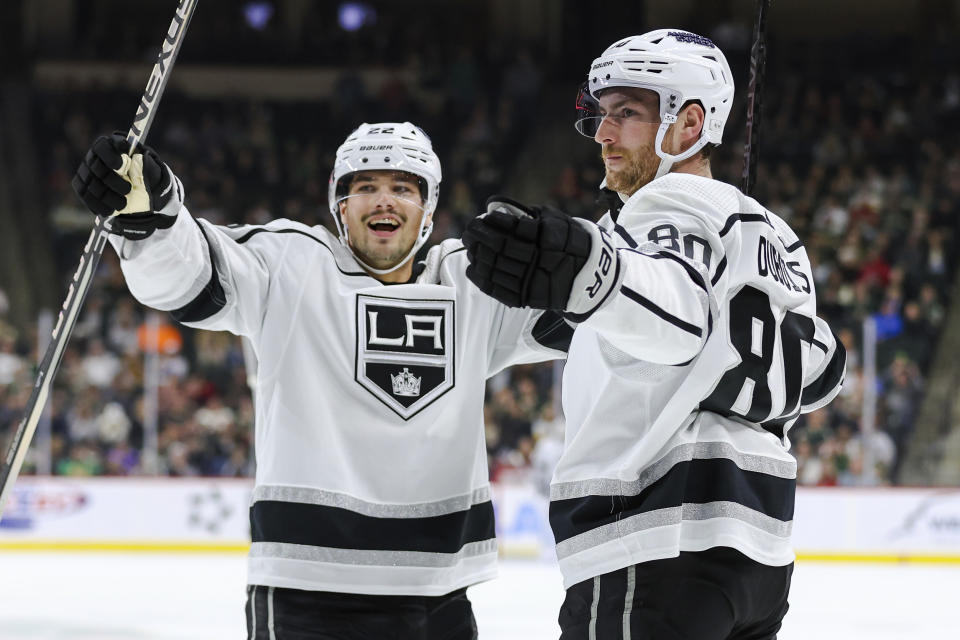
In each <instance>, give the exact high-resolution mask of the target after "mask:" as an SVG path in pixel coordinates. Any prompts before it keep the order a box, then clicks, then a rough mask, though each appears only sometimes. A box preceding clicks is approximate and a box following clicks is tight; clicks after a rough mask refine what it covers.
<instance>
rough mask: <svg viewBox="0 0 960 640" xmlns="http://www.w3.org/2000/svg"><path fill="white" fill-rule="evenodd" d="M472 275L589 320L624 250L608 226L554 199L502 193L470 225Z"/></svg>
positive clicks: (522, 302) (513, 297)
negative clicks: (559, 206)
mask: <svg viewBox="0 0 960 640" xmlns="http://www.w3.org/2000/svg"><path fill="white" fill-rule="evenodd" d="M463 244H464V246H466V248H467V257H468V258H469V260H470V266H468V267H467V277H468V278H469V279H470V280H471V281H472V282H473V283H474V284H475V285H477V287H479V288H480V290H481V291H483V292H484V293H486V294H487V295H489V296H491V297H493V298H495V299H497V300H499V301H500V302H502V303H503V304H505V305H507V306H510V307H532V308H535V309H555V310H559V311H564V312H566V314H567V315H568V316H569V317H570V318H571V319H573V320H576V321H582V320H585V319H586V318H587V317H588V316H589V315H590V314H591V313H593V312H594V311H596V310H597V309H598V308H599V307H600V305H602V304H603V303H604V302H605V301H606V300H607V298H609V294H610V292H611V291H612V290H613V288H614V286H615V285H616V282H617V281H618V280H619V276H620V265H619V257H618V256H617V253H616V251H615V250H614V248H613V243H612V242H611V241H610V238H609V237H608V236H607V235H606V232H604V231H603V230H602V229H600V227H598V226H597V225H595V224H593V223H590V222H587V221H586V220H581V219H578V218H571V217H570V216H568V215H566V214H565V213H562V212H560V211H558V210H556V209H554V208H553V207H548V206H533V207H528V206H526V205H523V204H520V203H518V202H515V201H512V200H509V199H507V198H504V197H501V196H493V197H492V198H490V199H489V200H488V201H487V213H485V214H483V215H481V216H478V217H477V218H475V219H473V220H472V221H471V222H470V224H468V225H467V228H466V230H465V231H464V232H463Z"/></svg>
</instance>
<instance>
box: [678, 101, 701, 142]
mask: <svg viewBox="0 0 960 640" xmlns="http://www.w3.org/2000/svg"><path fill="white" fill-rule="evenodd" d="M705 119H706V114H705V113H704V112H703V107H701V106H700V105H699V104H698V103H696V102H692V103H690V104H688V105H687V106H686V107H684V109H683V118H682V120H683V125H684V128H685V129H687V132H686V133H687V135H684V138H687V137H689V138H690V139H692V140H693V141H696V140H697V139H698V138H699V137H700V132H701V131H702V130H703V125H704V122H705Z"/></svg>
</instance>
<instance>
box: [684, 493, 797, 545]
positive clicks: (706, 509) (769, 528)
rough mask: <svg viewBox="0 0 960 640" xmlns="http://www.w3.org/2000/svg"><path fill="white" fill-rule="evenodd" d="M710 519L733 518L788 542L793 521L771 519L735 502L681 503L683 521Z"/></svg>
mask: <svg viewBox="0 0 960 640" xmlns="http://www.w3.org/2000/svg"><path fill="white" fill-rule="evenodd" d="M711 518H735V519H736V520H742V521H743V522H746V523H747V524H749V525H751V526H754V527H756V528H757V529H761V530H763V531H766V532H767V533H770V534H773V535H775V536H778V537H780V538H784V539H786V540H789V538H790V533H791V532H792V531H793V520H788V521H786V522H784V521H783V520H777V519H776V518H771V517H770V516H768V515H766V514H765V513H760V512H759V511H755V510H753V509H751V508H750V507H745V506H743V505H742V504H738V503H736V502H725V501H717V502H708V503H706V504H695V503H690V502H684V503H683V519H684V520H709V519H711Z"/></svg>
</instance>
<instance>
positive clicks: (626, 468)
mask: <svg viewBox="0 0 960 640" xmlns="http://www.w3.org/2000/svg"><path fill="white" fill-rule="evenodd" d="M733 93H734V87H733V79H732V77H731V74H730V68H729V67H728V65H727V62H726V59H725V58H724V55H723V53H722V52H721V51H720V50H719V49H718V48H717V47H716V46H714V44H713V43H712V42H711V41H710V40H708V39H706V38H703V37H701V36H698V35H695V34H693V33H689V32H686V31H679V30H673V29H663V30H658V31H653V32H650V33H647V34H644V35H641V36H634V37H629V38H625V39H623V40H620V41H618V42H616V43H614V44H613V45H612V46H610V47H609V48H608V49H607V50H606V51H604V52H603V54H602V55H601V56H600V57H599V58H597V59H596V60H594V61H593V63H592V65H591V67H590V71H589V73H588V78H587V83H586V84H585V85H584V87H583V88H582V92H581V95H580V97H579V100H578V113H579V120H578V123H577V128H578V130H579V131H580V132H581V133H583V134H585V135H587V136H589V137H592V138H593V139H594V140H595V141H596V142H597V143H598V144H600V146H601V153H602V156H603V161H604V166H605V169H606V179H605V187H606V189H607V191H606V193H607V195H609V196H612V200H613V202H612V205H611V207H610V210H609V211H608V212H607V214H606V215H604V216H603V218H602V219H601V220H600V221H599V223H598V224H592V223H589V222H586V221H584V220H572V219H570V218H567V217H565V216H564V215H563V214H561V213H559V212H557V211H555V210H552V209H550V208H547V207H527V206H523V205H520V204H517V203H513V202H507V201H501V202H499V203H498V202H492V203H491V207H490V209H494V210H496V212H494V213H489V214H488V215H486V216H483V217H482V218H479V219H476V220H474V221H472V222H471V224H470V225H469V226H468V229H467V231H466V232H465V233H464V243H465V245H466V246H467V251H468V256H469V257H470V260H471V266H470V267H468V269H467V275H468V277H470V279H471V280H472V281H473V282H475V283H476V284H477V285H478V286H479V287H480V288H481V289H482V290H484V291H486V292H488V293H489V294H491V295H493V296H494V297H496V298H497V299H499V300H501V301H503V302H505V303H506V304H510V305H513V306H519V307H523V306H530V307H536V308H542V309H556V310H560V311H563V312H565V313H566V314H567V316H568V317H571V318H574V319H576V320H577V321H579V323H580V324H579V325H578V326H577V328H576V330H575V333H574V337H573V341H572V343H571V346H570V352H569V356H568V361H567V366H566V368H565V373H564V380H563V383H564V385H563V389H564V391H563V406H564V411H565V414H566V424H567V430H566V437H565V450H564V453H563V455H562V457H561V459H560V462H559V464H558V466H557V469H556V471H555V474H554V477H553V481H552V484H551V492H550V493H551V495H550V498H551V506H550V520H551V525H552V528H553V531H554V536H555V538H556V542H557V556H558V558H559V561H560V568H561V571H562V573H563V577H564V584H565V586H566V588H567V596H566V600H565V602H564V604H563V606H562V608H561V609H560V617H559V621H560V626H561V628H562V631H563V634H562V638H563V639H564V640H574V639H579V638H583V639H584V640H586V639H588V638H590V639H593V638H598V639H600V638H603V639H608V638H635V639H639V638H645V639H646V638H650V639H656V640H667V639H670V640H675V639H685V640H694V639H695V640H714V639H715V640H720V639H726V638H739V639H751V640H754V639H757V640H759V639H766V638H775V637H776V633H777V630H778V629H779V628H780V625H781V620H782V618H783V616H784V614H785V613H786V610H787V593H788V590H789V585H790V578H791V574H792V567H793V558H794V556H793V552H792V550H791V548H790V530H791V525H792V519H793V506H794V493H795V484H796V463H795V461H794V459H793V458H792V456H791V455H790V454H789V453H788V447H789V441H788V438H787V432H788V429H789V428H790V426H791V425H792V424H793V422H794V421H795V420H796V418H797V417H798V416H799V415H800V414H801V413H805V412H809V411H813V410H815V409H817V408H819V407H822V406H824V405H825V404H826V403H828V402H829V401H830V400H831V399H832V398H833V397H834V396H835V395H836V394H837V392H838V390H839V388H840V385H841V382H842V378H843V371H844V361H845V354H844V350H843V346H842V345H841V343H840V342H839V340H837V339H836V337H835V336H834V334H833V333H832V332H831V330H830V329H829V328H828V326H827V325H826V323H825V322H823V321H822V320H821V319H819V318H818V317H817V316H816V299H815V294H814V289H813V278H812V277H811V273H810V264H809V261H808V258H807V255H806V251H805V249H804V247H803V243H802V242H801V241H800V240H799V239H798V238H797V236H796V235H795V234H794V232H793V231H791V229H790V228H789V227H788V226H787V224H786V223H785V222H784V221H783V220H782V219H781V218H779V217H777V216H776V215H775V214H774V213H772V212H770V211H768V210H766V209H765V208H764V207H763V206H761V205H760V204H759V203H758V202H756V201H755V200H754V199H752V198H749V197H747V196H745V195H744V194H743V193H741V192H740V191H739V190H738V189H736V188H735V187H733V186H730V185H727V184H724V183H721V182H719V181H716V180H713V179H712V177H711V172H710V162H709V148H710V145H717V144H719V143H720V139H721V135H722V133H723V128H724V124H725V123H726V120H727V115H728V114H729V112H730V105H731V102H732V100H733ZM488 210H489V209H488Z"/></svg>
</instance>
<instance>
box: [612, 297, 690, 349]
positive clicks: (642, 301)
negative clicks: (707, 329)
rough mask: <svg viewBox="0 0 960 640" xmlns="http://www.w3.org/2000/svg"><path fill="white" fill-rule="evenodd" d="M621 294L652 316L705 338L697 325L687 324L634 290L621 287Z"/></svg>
mask: <svg viewBox="0 0 960 640" xmlns="http://www.w3.org/2000/svg"><path fill="white" fill-rule="evenodd" d="M620 292H621V293H622V294H623V295H625V296H626V297H628V298H630V299H631V300H633V301H634V302H636V303H637V304H639V305H640V306H642V307H644V308H645V309H647V310H648V311H650V312H651V313H652V314H654V315H656V316H658V317H659V318H662V319H663V320H666V321H667V322H669V323H670V324H672V325H674V326H675V327H677V328H679V329H682V330H684V331H686V332H687V333H690V334H693V335H695V336H696V337H698V338H699V337H701V336H703V330H702V329H701V328H700V327H698V326H696V325H695V324H691V323H689V322H686V321H685V320H681V319H680V318H678V317H677V316H675V315H673V314H671V313H669V312H668V311H665V310H664V309H662V308H660V307H659V306H657V305H656V304H654V302H653V301H651V300H648V299H647V298H645V297H643V296H642V295H640V294H639V293H637V292H636V291H634V290H633V289H631V288H629V287H627V286H621V287H620Z"/></svg>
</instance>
